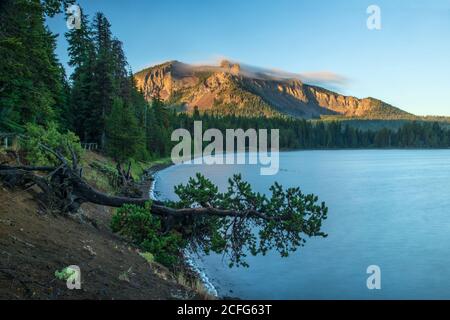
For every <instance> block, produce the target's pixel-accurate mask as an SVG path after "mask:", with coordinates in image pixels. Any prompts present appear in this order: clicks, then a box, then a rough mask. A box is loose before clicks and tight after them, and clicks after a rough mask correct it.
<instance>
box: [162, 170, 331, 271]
mask: <svg viewBox="0 0 450 320" xmlns="http://www.w3.org/2000/svg"><path fill="white" fill-rule="evenodd" d="M270 191H271V196H270V197H267V196H266V195H263V194H260V193H255V192H253V190H252V188H251V186H250V184H249V183H247V182H245V181H243V180H242V177H241V175H235V176H233V177H232V178H231V179H229V186H228V189H227V191H226V192H224V193H221V192H219V191H218V188H217V186H215V185H214V184H213V183H212V182H211V181H210V180H208V179H206V178H205V177H204V176H202V175H201V174H197V175H196V177H195V178H191V179H189V182H188V183H187V184H186V185H179V186H177V187H175V193H176V194H177V195H178V197H179V201H177V202H169V203H168V205H169V206H172V207H175V208H180V209H181V208H198V207H203V208H215V209H218V210H224V211H226V212H228V214H226V215H208V216H206V215H203V216H195V215H192V216H190V217H187V218H185V219H184V220H183V221H182V226H183V228H182V230H183V237H184V238H185V239H188V241H189V244H190V247H191V248H192V249H193V250H194V251H199V250H200V251H203V252H205V253H207V254H208V253H209V252H211V251H213V252H216V253H221V254H223V255H224V256H226V257H228V259H229V265H230V267H233V266H248V264H247V262H246V261H245V258H246V257H247V255H248V254H251V255H259V254H262V255H265V254H266V253H267V252H268V251H269V250H275V251H278V252H279V253H280V255H281V256H282V257H287V256H289V254H290V253H291V252H294V251H296V250H297V248H298V247H301V246H303V245H304V244H305V242H306V238H307V237H326V236H327V235H326V234H325V233H324V232H322V231H321V228H322V222H323V221H324V220H325V219H327V213H328V208H327V207H326V206H325V203H317V202H318V198H317V197H316V196H315V195H313V194H309V195H305V194H303V193H302V192H301V191H300V189H299V188H288V189H286V190H284V189H283V188H282V186H281V185H279V184H277V183H275V184H274V185H273V186H272V187H271V188H270Z"/></svg>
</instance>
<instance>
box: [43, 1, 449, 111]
mask: <svg viewBox="0 0 450 320" xmlns="http://www.w3.org/2000/svg"><path fill="white" fill-rule="evenodd" d="M79 4H80V5H81V7H82V8H83V9H84V10H85V12H86V13H87V14H88V15H90V16H92V15H93V14H94V13H95V12H97V11H102V12H103V13H105V15H106V16H107V17H108V19H109V20H110V22H111V24H112V31H113V33H114V35H115V36H117V37H118V38H119V39H120V40H122V41H123V42H124V48H125V52H126V55H127V58H128V61H129V63H130V65H131V67H132V68H133V71H138V70H140V69H142V68H144V67H146V66H150V65H152V64H155V63H159V62H164V61H167V60H179V61H183V62H187V63H202V62H213V61H217V60H218V59H219V58H220V57H227V58H229V59H232V60H236V61H240V62H242V63H246V64H249V65H254V66H258V67H263V68H270V69H272V68H274V69H279V70H284V71H289V72H294V73H305V72H322V71H326V72H332V73H335V74H337V75H340V76H342V77H345V78H346V79H347V81H346V83H345V84H343V85H341V86H340V87H339V88H338V91H339V92H340V93H344V94H348V95H353V96H357V97H360V98H363V97H368V96H372V97H376V98H379V99H381V100H384V101H386V102H388V103H390V104H393V105H395V106H398V107H400V108H402V109H404V110H406V111H409V112H412V113H415V114H419V115H429V114H432V115H447V116H450V0H430V1H423V0H395V1H392V0H386V1H385V0H383V1H381V0H371V1H365V0H349V1H345V3H344V1H329V0H314V1H313V0H311V1H302V0H226V1H225V0H222V1H217V0H164V1H162V0H161V1H156V0H132V1H125V0H80V1H79ZM372 4H376V5H378V6H379V7H380V8H381V19H382V28H381V30H368V29H367V27H366V20H367V18H368V14H367V13H366V9H367V7H368V6H369V5H372ZM49 26H50V28H51V30H52V31H53V32H56V33H60V34H61V36H60V38H59V43H58V55H59V57H60V60H61V61H62V62H63V63H65V62H66V61H67V53H66V49H67V45H66V42H65V39H64V37H63V34H64V32H65V31H66V30H67V29H66V25H65V21H64V20H63V17H62V16H59V17H56V18H53V19H51V20H50V21H49Z"/></svg>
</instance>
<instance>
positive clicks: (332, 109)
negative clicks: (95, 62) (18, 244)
mask: <svg viewBox="0 0 450 320" xmlns="http://www.w3.org/2000/svg"><path fill="white" fill-rule="evenodd" d="M134 76H135V79H136V84H137V86H138V88H139V89H140V90H142V92H143V93H144V95H145V97H146V99H147V100H151V99H152V98H154V97H155V96H159V97H160V98H161V99H162V100H163V101H165V102H167V103H168V104H171V105H178V106H181V108H182V110H184V111H188V112H192V110H193V109H194V108H195V107H198V109H199V111H200V112H210V113H218V114H235V115H241V116H267V117H272V116H280V115H288V116H293V117H297V118H305V119H311V118H320V117H321V116H331V115H335V116H344V117H349V118H379V119H386V118H401V117H407V116H411V114H410V113H408V112H406V111H403V110H401V109H399V108H397V107H394V106H392V105H390V104H387V103H385V102H383V101H381V100H378V99H375V98H371V97H369V98H363V99H359V98H356V97H353V96H345V95H342V94H339V93H336V92H333V91H331V90H328V89H324V88H322V87H319V86H316V85H310V84H306V83H303V82H302V81H301V80H300V79H296V78H289V77H286V78H281V77H276V76H273V75H271V74H266V73H264V72H255V71H253V70H249V69H248V68H245V67H244V68H243V67H242V66H241V65H240V64H238V63H233V62H230V61H228V60H223V61H222V62H221V63H220V65H218V66H207V65H202V66H197V65H189V64H185V63H182V62H179V61H175V60H174V61H168V62H165V63H163V64H159V65H155V66H152V67H149V68H146V69H144V70H142V71H139V72H137V73H136V74H135V75H134Z"/></svg>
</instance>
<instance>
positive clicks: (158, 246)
mask: <svg viewBox="0 0 450 320" xmlns="http://www.w3.org/2000/svg"><path fill="white" fill-rule="evenodd" d="M150 207H151V202H148V203H147V205H146V206H145V207H138V206H134V205H124V206H123V207H121V208H119V209H117V210H116V212H115V213H114V215H113V217H112V220H111V229H112V231H113V232H116V233H119V234H120V235H122V236H124V237H125V238H127V239H128V240H130V241H131V242H132V243H133V244H135V245H137V246H138V247H140V248H141V249H142V250H144V251H146V252H150V253H151V254H153V256H154V259H155V261H156V262H159V263H161V264H162V265H165V266H167V267H172V266H174V265H176V264H177V263H178V262H179V260H178V259H179V254H180V249H182V248H183V247H184V246H185V243H184V241H183V239H182V237H181V235H180V234H178V233H176V232H175V231H171V232H168V233H164V232H163V231H162V228H161V219H160V218H159V217H157V216H154V215H152V214H151V212H150Z"/></svg>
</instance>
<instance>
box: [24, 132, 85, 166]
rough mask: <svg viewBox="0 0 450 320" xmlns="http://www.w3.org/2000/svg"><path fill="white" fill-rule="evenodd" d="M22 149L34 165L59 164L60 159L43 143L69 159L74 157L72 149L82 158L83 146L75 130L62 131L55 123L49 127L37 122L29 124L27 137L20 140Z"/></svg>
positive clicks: (78, 157)
mask: <svg viewBox="0 0 450 320" xmlns="http://www.w3.org/2000/svg"><path fill="white" fill-rule="evenodd" d="M20 144H21V147H22V149H23V150H24V151H25V152H26V154H27V160H28V161H29V162H30V163H33V164H34V165H58V164H59V163H60V162H59V160H58V159H57V158H56V157H55V156H54V155H53V154H50V153H49V152H46V151H45V150H44V149H43V148H42V145H44V146H46V147H49V148H52V149H53V150H56V151H58V152H60V153H61V154H62V155H63V156H64V157H66V158H67V159H72V151H73V152H74V153H75V155H76V157H77V159H78V160H79V159H81V157H82V154H83V148H82V147H81V145H80V140H79V138H78V137H77V136H76V135H75V134H74V133H73V132H70V131H68V132H66V133H61V132H60V131H59V130H58V127H57V125H56V124H55V123H50V124H49V125H48V126H47V127H43V126H39V125H36V124H31V123H29V124H27V125H26V130H25V138H23V139H21V140H20Z"/></svg>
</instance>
